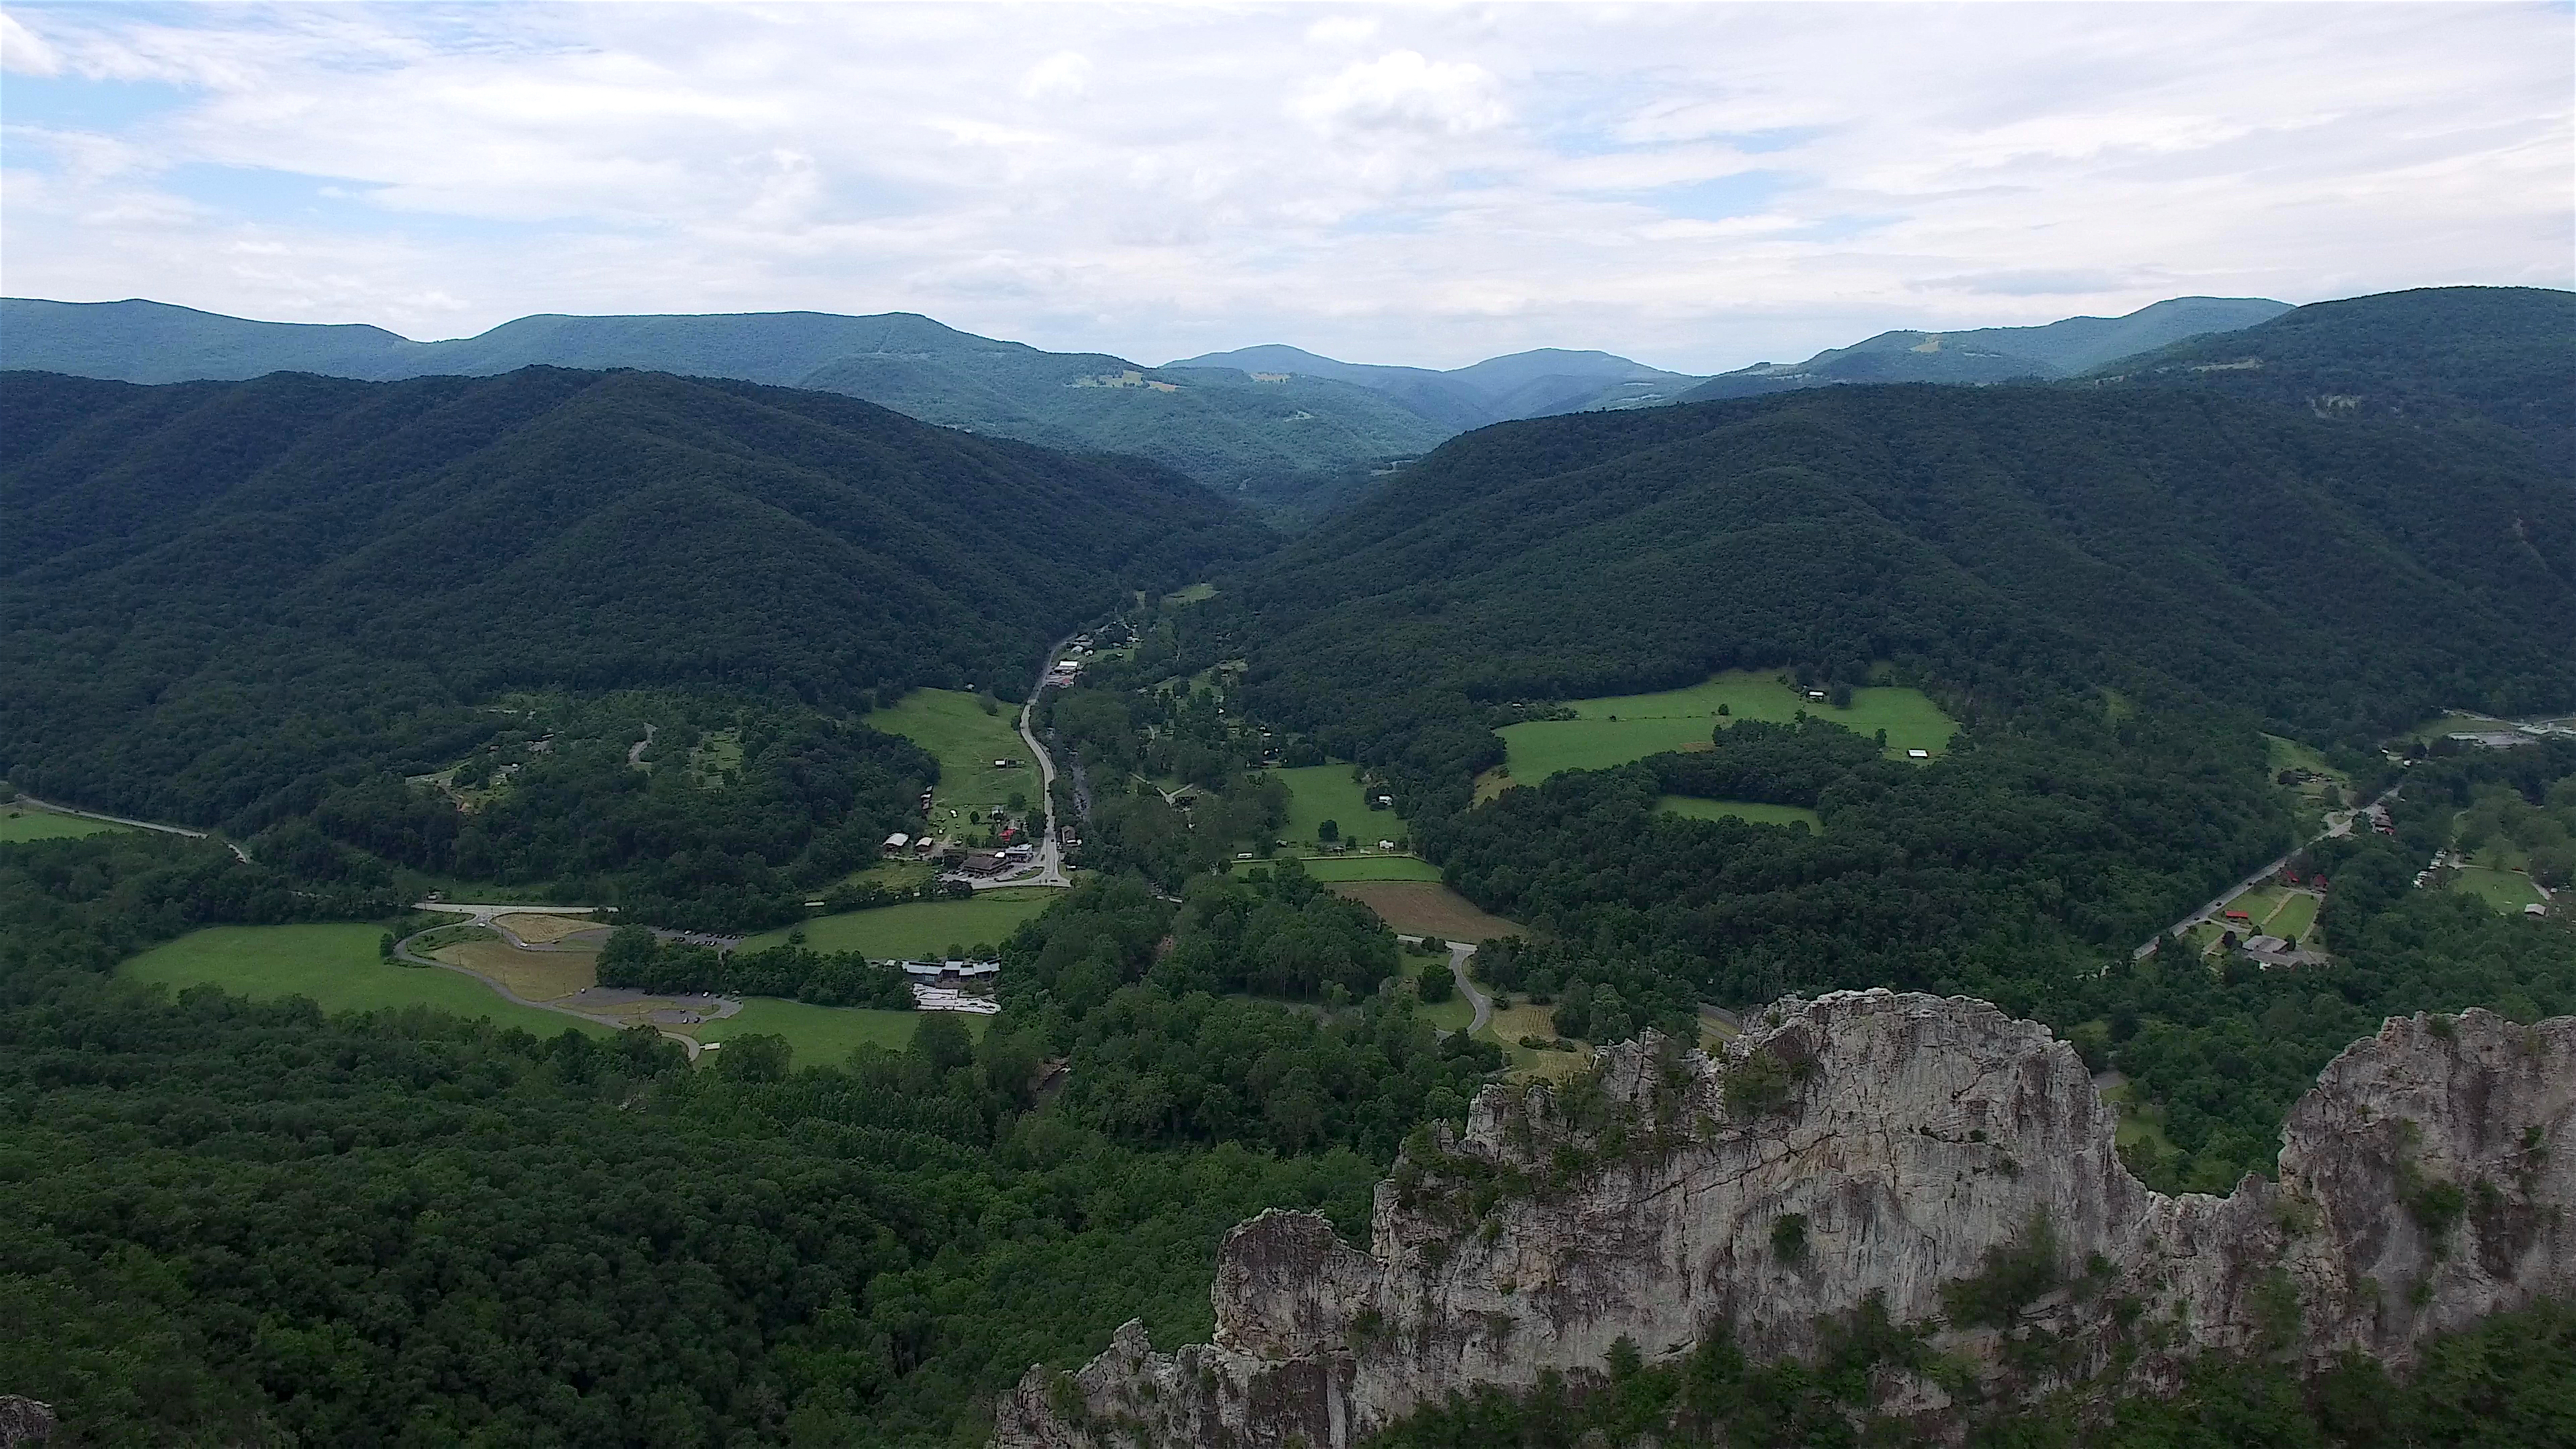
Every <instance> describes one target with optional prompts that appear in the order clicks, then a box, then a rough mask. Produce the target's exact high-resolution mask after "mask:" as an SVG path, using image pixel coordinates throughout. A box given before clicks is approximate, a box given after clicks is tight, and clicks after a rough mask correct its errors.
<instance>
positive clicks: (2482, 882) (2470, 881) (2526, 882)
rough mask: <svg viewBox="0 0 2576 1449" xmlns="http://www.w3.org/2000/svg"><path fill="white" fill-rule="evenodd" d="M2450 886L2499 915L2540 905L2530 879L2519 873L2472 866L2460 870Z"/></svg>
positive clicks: (2537, 893) (2538, 890)
mask: <svg viewBox="0 0 2576 1449" xmlns="http://www.w3.org/2000/svg"><path fill="white" fill-rule="evenodd" d="M2451 885H2452V888H2453V889H2455V890H2463V891H2467V892H2468V893H2469V894H2471V895H2473V896H2476V897H2477V898H2478V899H2480V900H2482V901H2485V902H2486V903H2487V904H2488V905H2491V906H2493V907H2495V908H2496V909H2497V910H2499V911H2519V910H2521V909H2522V908H2523V907H2524V906H2531V905H2538V904H2540V888H2539V887H2537V886H2535V885H2533V884H2532V883H2531V877H2529V876H2527V875H2524V874H2522V873H2521V872H2519V871H2511V870H2495V869H2492V868H2490V867H2488V866H2482V865H2472V866H2468V867H2466V868H2464V869H2462V870H2461V871H2460V872H2459V874H2458V875H2457V876H2456V877H2455V878H2454V879H2453V880H2452V882H2451Z"/></svg>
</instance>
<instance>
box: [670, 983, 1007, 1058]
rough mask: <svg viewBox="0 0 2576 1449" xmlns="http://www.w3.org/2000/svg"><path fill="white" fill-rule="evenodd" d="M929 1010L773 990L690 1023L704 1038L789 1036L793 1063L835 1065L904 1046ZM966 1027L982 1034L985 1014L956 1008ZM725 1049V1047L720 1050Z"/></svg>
mask: <svg viewBox="0 0 2576 1449" xmlns="http://www.w3.org/2000/svg"><path fill="white" fill-rule="evenodd" d="M924 1015H926V1013H924V1012H918V1011H860V1010H857V1009H855V1008H851V1007H845V1006H814V1005H811V1004H809V1003H807V1002H802V1001H782V1000H779V999H778V998H776V997H772V996H754V997H749V998H746V999H745V1000H744V1001H743V1003H742V1010H741V1011H739V1012H736V1013H735V1014H733V1015H732V1016H728V1017H726V1018H724V1019H723V1020H721V1021H710V1022H706V1023H704V1024H702V1025H699V1026H693V1027H689V1028H687V1030H688V1032H689V1034H690V1035H692V1036H695V1037H696V1038H697V1039H698V1040H699V1041H701V1042H719V1041H729V1040H731V1039H733V1038H734V1037H738V1036H746V1035H749V1034H751V1033H754V1032H761V1033H766V1034H768V1035H771V1036H783V1037H785V1038H787V1044H788V1045H789V1046H791V1047H793V1048H795V1051H796V1057H795V1065H797V1066H800V1067H835V1066H839V1065H840V1064H841V1063H842V1062H843V1061H845V1060H847V1059H848V1057H849V1055H850V1053H852V1052H854V1051H857V1050H858V1049H859V1048H860V1047H862V1046H881V1047H886V1048H889V1049H891V1050H894V1051H901V1050H903V1049H904V1048H905V1047H907V1046H910V1045H911V1044H912V1034H913V1032H914V1031H916V1030H918V1029H919V1028H920V1026H921V1019H922V1017H923V1016H924ZM957 1019H958V1020H959V1021H962V1022H964V1023H965V1024H966V1029H967V1031H969V1032H971V1033H973V1034H974V1035H976V1036H979V1037H980V1036H982V1035H983V1034H984V1024H985V1022H986V1020H987V1018H984V1017H981V1016H972V1015H969V1014H967V1013H965V1012H959V1013H957ZM719 1055H721V1053H720V1054H719Z"/></svg>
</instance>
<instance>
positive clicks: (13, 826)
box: [0, 808, 131, 845]
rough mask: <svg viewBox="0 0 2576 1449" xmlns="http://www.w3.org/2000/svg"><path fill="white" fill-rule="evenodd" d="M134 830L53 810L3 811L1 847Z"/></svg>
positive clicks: (0, 831) (0, 821) (0, 820)
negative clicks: (27, 841) (34, 841)
mask: <svg viewBox="0 0 2576 1449" xmlns="http://www.w3.org/2000/svg"><path fill="white" fill-rule="evenodd" d="M130 828H131V827H129V826H124V825H110V824H108V823H107V822H106V821H104V820H83V819H82V818H80V817H79V816H77V815H57V814H55V813H54V812H52V811H51V810H24V809H15V808H13V809H9V810H5V811H0V845H13V844H16V843H17V842H19V841H21V840H72V839H76V838H78V837H80V836H83V835H98V834H102V833H104V832H106V831H110V830H126V829H130Z"/></svg>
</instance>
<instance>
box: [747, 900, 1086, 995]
mask: <svg viewBox="0 0 2576 1449" xmlns="http://www.w3.org/2000/svg"><path fill="white" fill-rule="evenodd" d="M1063 894H1064V892H1062V891H1057V890H1048V889H1045V888H1043V887H1039V886H1026V887H1021V888H1017V889H1003V890H997V891H984V892H981V893H979V894H978V895H976V897H975V898H974V899H972V900H965V901H905V902H904V903H902V904H901V905H894V906H879V907H877V908H876V909H874V910H867V911H844V912H843V913H841V914H840V915H837V916H817V917H815V918H814V919H813V920H810V921H807V922H805V924H804V931H805V944H806V945H808V946H810V947H812V948H813V949H815V950H817V951H824V952H830V951H859V952H863V953H865V954H866V955H867V956H868V957H869V958H870V959H871V960H879V961H892V960H904V959H919V958H922V957H927V956H932V955H936V954H938V953H939V952H942V951H945V950H947V949H948V948H949V947H950V946H967V947H972V946H975V945H977V944H978V943H981V944H985V945H1000V944H1001V943H1002V941H1003V940H1004V939H1005V938H1007V937H1008V936H1009V935H1010V934H1011V932H1013V931H1015V930H1017V929H1019V925H1020V922H1022V921H1025V920H1027V919H1029V918H1030V917H1031V916H1034V915H1036V914H1037V913H1039V912H1040V911H1043V910H1045V909H1046V908H1047V907H1048V906H1049V905H1050V904H1052V903H1053V902H1054V901H1055V900H1056V899H1057V898H1058V897H1059V896H1061V895H1063ZM791 929H794V928H792V927H787V928H781V929H779V930H775V931H767V932H763V933H762V934H760V935H757V936H754V937H752V938H751V939H750V940H748V941H745V942H744V943H743V945H742V949H744V950H746V951H758V950H762V949H765V948H767V947H770V946H779V945H784V944H786V941H787V933H788V931H789V930H791ZM906 1014H907V1013H904V1012H896V1013H895V1015H897V1016H902V1015H906Z"/></svg>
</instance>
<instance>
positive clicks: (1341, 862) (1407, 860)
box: [1236, 855, 1440, 881]
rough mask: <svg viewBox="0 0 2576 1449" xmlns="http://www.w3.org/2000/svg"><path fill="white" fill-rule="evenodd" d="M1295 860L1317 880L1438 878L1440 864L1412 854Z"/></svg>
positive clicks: (1341, 856)
mask: <svg viewBox="0 0 2576 1449" xmlns="http://www.w3.org/2000/svg"><path fill="white" fill-rule="evenodd" d="M1297 863H1298V864H1299V865H1302V866H1304V867H1306V874H1308V875H1311V876H1313V877H1314V878H1315V879H1317V880H1320V881H1348V880H1438V879H1440V867H1438V866H1436V865H1433V864H1432V863H1431V862H1429V861H1427V860H1424V859H1422V858H1421V857H1419V856H1412V855H1338V856H1332V855H1328V856H1318V857H1316V858H1315V859H1313V860H1301V861H1299V862H1297ZM1236 864H1238V865H1240V864H1242V862H1240V861H1238V862H1236ZM1253 864H1255V865H1258V864H1260V862H1259V861H1254V862H1253Z"/></svg>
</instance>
